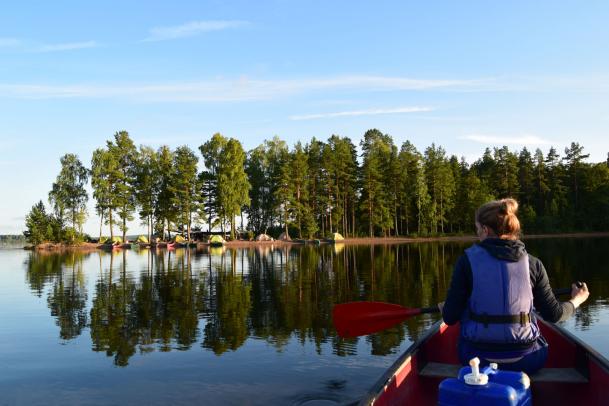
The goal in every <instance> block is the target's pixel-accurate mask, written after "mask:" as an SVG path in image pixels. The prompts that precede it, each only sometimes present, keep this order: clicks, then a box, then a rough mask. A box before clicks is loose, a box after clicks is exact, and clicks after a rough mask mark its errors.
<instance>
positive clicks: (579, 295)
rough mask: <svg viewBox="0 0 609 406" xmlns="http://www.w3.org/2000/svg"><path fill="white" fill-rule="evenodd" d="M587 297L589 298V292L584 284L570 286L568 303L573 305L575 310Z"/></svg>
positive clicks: (578, 283)
mask: <svg viewBox="0 0 609 406" xmlns="http://www.w3.org/2000/svg"><path fill="white" fill-rule="evenodd" d="M578 285H579V286H578ZM588 296H590V292H589V291H588V286H587V285H586V283H585V282H577V283H574V284H572V285H571V300H569V301H570V302H571V303H573V306H575V308H576V309H577V308H578V307H579V306H580V305H581V304H582V303H584V302H585V301H586V300H587V299H588Z"/></svg>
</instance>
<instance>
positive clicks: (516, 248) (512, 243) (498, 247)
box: [478, 238, 527, 262]
mask: <svg viewBox="0 0 609 406" xmlns="http://www.w3.org/2000/svg"><path fill="white" fill-rule="evenodd" d="M478 245H479V246H481V247H482V248H484V249H485V250H486V251H487V252H488V253H489V254H491V255H492V256H494V257H495V258H497V259H501V260H504V261H511V262H517V261H518V260H520V258H522V257H523V256H524V255H526V254H527V251H526V250H525V249H524V243H523V242H522V241H520V240H503V239H501V238H486V239H484V240H483V241H481V242H479V243H478Z"/></svg>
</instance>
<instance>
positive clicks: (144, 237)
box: [136, 235, 149, 244]
mask: <svg viewBox="0 0 609 406" xmlns="http://www.w3.org/2000/svg"><path fill="white" fill-rule="evenodd" d="M136 242H141V243H144V244H148V242H149V241H148V237H146V236H145V235H140V236H139V237H137V241H136Z"/></svg>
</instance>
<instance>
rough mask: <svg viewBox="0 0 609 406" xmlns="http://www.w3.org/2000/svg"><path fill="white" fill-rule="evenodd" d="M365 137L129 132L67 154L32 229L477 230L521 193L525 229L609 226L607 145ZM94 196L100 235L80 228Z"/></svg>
mask: <svg viewBox="0 0 609 406" xmlns="http://www.w3.org/2000/svg"><path fill="white" fill-rule="evenodd" d="M359 147H360V152H359V153H358V149H357V147H356V145H355V144H354V143H353V142H352V140H351V139H349V138H347V137H340V136H338V135H332V136H330V137H329V138H328V139H327V141H321V140H318V139H316V138H312V139H311V140H310V141H309V142H308V143H306V144H304V145H303V144H302V143H301V142H298V143H296V144H295V145H294V146H293V147H292V148H290V147H289V146H288V145H287V143H286V142H285V141H283V140H281V139H280V138H279V137H274V138H272V139H270V140H266V141H264V142H263V143H262V144H261V145H259V146H257V147H256V148H254V149H252V150H251V151H247V152H246V151H245V150H244V149H243V146H242V145H241V143H240V142H239V141H238V140H236V139H234V138H227V137H225V136H223V135H221V134H214V135H213V136H212V137H211V139H209V140H207V141H205V142H203V143H202V144H201V145H200V146H199V147H198V151H197V152H195V151H194V150H193V149H191V148H190V147H189V146H180V147H177V148H175V149H174V150H172V149H171V148H170V147H168V146H161V147H160V148H158V149H156V150H155V149H153V148H151V147H149V146H145V145H141V146H139V147H137V146H136V145H135V144H134V142H133V140H132V139H131V138H130V136H129V134H128V133H127V132H126V131H119V132H117V133H115V134H114V136H113V137H112V138H111V139H109V140H108V141H107V142H106V144H105V145H104V146H103V147H100V148H98V149H96V150H95V151H93V153H92V156H91V160H90V165H89V166H86V164H84V163H83V162H82V161H81V160H80V158H79V157H78V156H76V155H74V154H70V153H68V154H66V155H64V156H62V157H61V158H60V162H61V170H60V172H59V174H58V175H57V178H56V180H55V182H54V183H53V184H52V185H51V189H50V191H49V193H48V202H49V203H50V208H49V209H47V207H46V206H45V203H44V202H43V200H40V201H39V202H38V203H36V204H34V205H33V207H32V208H31V210H30V212H29V213H28V214H27V216H26V224H25V225H26V231H24V235H25V237H26V238H27V240H28V242H29V243H31V244H33V245H39V244H43V243H45V242H53V243H61V244H69V245H78V244H80V243H83V242H85V241H91V240H94V241H101V240H102V239H103V238H104V236H109V238H110V239H114V238H115V236H116V237H118V236H120V237H121V238H122V240H123V241H125V240H126V237H127V232H128V223H129V222H130V221H132V220H134V219H135V217H136V216H137V217H138V218H139V220H141V222H142V225H145V227H146V230H147V239H148V240H152V238H153V237H154V236H157V237H159V238H161V239H167V238H171V235H172V233H173V235H174V236H175V235H176V234H179V235H180V236H182V237H183V238H184V239H185V240H187V241H190V240H191V237H192V233H193V230H207V232H208V233H211V232H214V230H215V231H216V232H220V233H221V234H222V235H225V236H227V238H229V239H230V240H236V239H245V240H252V239H253V237H254V236H256V235H259V234H268V235H271V236H273V237H275V238H277V237H278V236H279V235H280V234H282V233H283V235H284V236H293V237H295V238H298V239H301V240H310V239H314V238H319V239H323V238H332V236H333V235H334V233H340V234H341V235H343V236H345V237H347V238H348V239H353V238H379V237H381V238H383V237H384V238H387V237H410V238H420V237H437V236H448V235H463V234H471V233H472V231H473V221H472V219H473V217H474V211H475V209H476V208H477V207H478V206H479V205H480V204H482V203H484V202H486V201H488V200H490V199H493V198H501V197H507V196H510V197H515V198H516V199H518V201H519V202H520V204H521V206H520V217H521V219H522V222H523V223H524V225H525V228H524V229H525V232H526V233H566V232H595V231H608V230H609V155H608V159H607V161H606V162H598V163H589V162H586V158H588V157H589V155H588V154H585V153H584V147H583V146H581V145H580V144H578V143H577V142H572V143H571V144H570V146H568V147H567V148H565V150H564V153H563V154H562V155H561V154H560V153H559V152H558V151H557V150H556V149H555V148H554V147H551V148H549V150H548V151H546V152H544V151H542V150H541V149H536V150H535V151H529V150H528V149H527V148H526V147H525V148H523V149H522V150H520V151H511V150H510V149H509V148H508V147H507V146H504V147H502V148H493V149H491V148H486V149H485V151H484V152H483V154H482V156H481V157H480V158H479V159H477V160H476V161H475V162H473V163H471V164H470V163H468V162H466V160H465V159H464V158H459V157H457V156H455V155H448V154H447V152H446V151H445V150H444V148H443V147H441V146H438V145H435V144H431V145H430V146H428V147H427V148H426V149H425V150H424V151H418V150H417V149H416V148H415V146H414V145H413V144H412V143H411V142H409V141H405V142H404V143H403V144H402V145H396V144H395V143H394V140H393V138H392V137H391V136H390V135H389V134H384V133H382V132H381V131H379V130H377V129H371V130H368V131H366V133H365V134H364V136H363V139H362V140H361V142H360V144H359ZM200 160H202V162H201V163H202V165H201V167H202V168H203V170H201V171H199V169H198V168H199V161H200ZM89 182H90V185H91V188H92V190H93V194H92V196H89V195H88V193H87V188H86V187H87V185H88V184H89ZM90 198H92V199H93V201H94V202H95V212H96V214H97V215H98V217H99V219H100V222H99V235H98V236H88V235H86V234H85V233H84V232H83V224H84V222H85V220H86V219H87V216H88V215H89V213H87V203H88V201H89V199H90ZM105 226H107V228H105ZM117 230H118V233H117Z"/></svg>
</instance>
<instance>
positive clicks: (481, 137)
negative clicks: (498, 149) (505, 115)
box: [459, 134, 553, 146]
mask: <svg viewBox="0 0 609 406" xmlns="http://www.w3.org/2000/svg"><path fill="white" fill-rule="evenodd" d="M459 139H461V140H469V141H475V142H479V143H481V144H487V145H488V144H495V145H524V146H539V145H552V144H553V143H552V141H549V140H546V139H543V138H541V137H538V136H537V135H533V134H504V135H497V134H494V135H490V134H468V135H464V136H462V137H459Z"/></svg>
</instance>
